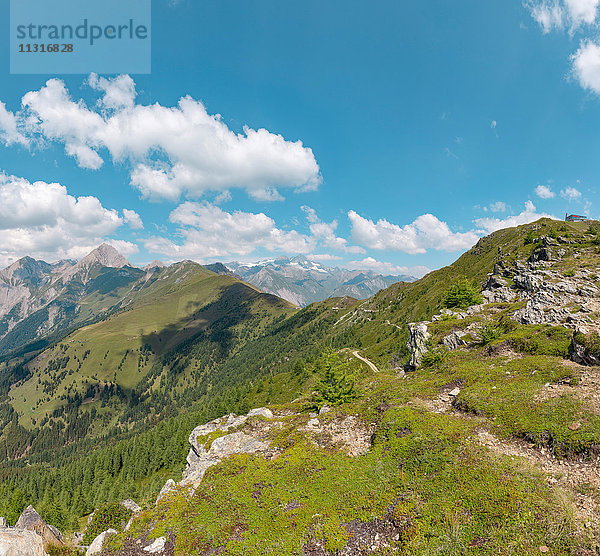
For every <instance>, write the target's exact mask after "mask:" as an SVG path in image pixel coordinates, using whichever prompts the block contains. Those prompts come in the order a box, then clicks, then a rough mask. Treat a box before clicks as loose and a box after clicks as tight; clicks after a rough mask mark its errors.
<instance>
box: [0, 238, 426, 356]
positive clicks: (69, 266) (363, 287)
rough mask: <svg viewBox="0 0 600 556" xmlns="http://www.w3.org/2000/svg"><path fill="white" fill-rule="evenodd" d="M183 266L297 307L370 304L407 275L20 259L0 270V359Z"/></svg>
mask: <svg viewBox="0 0 600 556" xmlns="http://www.w3.org/2000/svg"><path fill="white" fill-rule="evenodd" d="M182 265H188V266H190V268H193V269H195V270H199V269H202V268H205V269H207V270H210V271H212V272H215V273H216V274H220V275H228V276H233V277H236V278H239V279H241V280H243V281H246V282H248V283H249V284H251V285H253V286H255V287H256V288H258V289H260V290H261V291H264V292H266V293H270V294H274V295H277V296H278V297H281V298H283V299H285V300H287V301H289V302H291V303H294V304H295V305H298V306H306V305H308V304H310V303H313V302H315V301H322V300H324V299H327V298H328V297H336V296H349V297H354V298H357V299H365V298H367V297H370V296H371V295H373V294H374V293H376V292H378V291H379V290H381V289H383V288H386V287H388V286H389V285H391V284H393V283H395V282H398V281H401V280H403V281H413V280H414V278H413V277H411V276H382V275H379V274H376V273H374V272H372V271H366V270H363V271H360V270H346V269H341V268H329V267H326V266H323V265H320V264H318V263H315V262H312V261H309V260H308V259H306V258H303V257H295V258H292V259H287V258H280V259H275V260H272V261H264V262H261V263H256V264H253V265H243V264H240V263H229V264H228V265H227V266H225V265H223V264H221V263H215V264H211V265H206V266H205V267H202V266H201V265H199V264H197V263H193V262H191V261H184V262H181V263H175V264H173V265H171V266H169V267H166V266H165V265H164V264H163V263H161V262H160V261H153V262H152V263H150V264H148V265H146V266H145V267H144V268H137V267H135V266H133V265H132V264H131V263H130V262H129V261H128V260H127V259H126V258H125V257H123V256H122V255H121V254H120V253H119V252H118V251H117V250H116V249H115V248H114V247H111V246H110V245H107V244H103V245H101V246H100V247H98V248H97V249H94V250H93V251H92V252H91V253H89V254H88V255H87V256H85V257H84V258H83V259H81V260H80V261H78V262H77V261H73V260H63V261H59V262H57V263H53V264H49V263H46V262H44V261H39V260H35V259H32V258H31V257H24V258H22V259H19V260H18V261H16V262H15V263H13V264H12V265H10V266H9V267H7V268H5V269H4V270H0V356H2V355H5V354H7V353H11V352H14V351H15V350H21V349H23V348H24V347H25V346H29V347H30V349H38V348H41V347H44V345H45V342H47V341H48V340H49V339H51V338H54V337H56V336H60V335H61V334H63V333H65V332H67V331H68V330H71V329H73V328H77V327H80V326H82V325H84V324H89V323H91V322H95V321H97V320H98V319H102V318H105V317H106V316H108V315H110V314H112V313H113V312H115V311H117V310H120V309H122V308H124V307H126V306H128V305H130V304H132V303H133V302H135V301H136V300H137V299H138V298H139V297H140V296H141V295H143V294H144V293H145V292H146V291H147V290H148V288H149V287H150V286H151V285H152V284H153V283H154V282H155V281H156V280H158V279H159V278H160V279H163V280H164V279H165V277H166V276H167V275H168V276H171V275H173V276H174V274H173V273H172V272H169V273H167V271H168V270H169V269H171V270H173V269H176V268H178V267H180V266H182Z"/></svg>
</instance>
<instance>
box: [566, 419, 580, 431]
mask: <svg viewBox="0 0 600 556" xmlns="http://www.w3.org/2000/svg"><path fill="white" fill-rule="evenodd" d="M580 428H581V423H580V422H579V421H576V422H575V423H571V424H570V425H569V429H571V430H572V431H576V430H579V429H580Z"/></svg>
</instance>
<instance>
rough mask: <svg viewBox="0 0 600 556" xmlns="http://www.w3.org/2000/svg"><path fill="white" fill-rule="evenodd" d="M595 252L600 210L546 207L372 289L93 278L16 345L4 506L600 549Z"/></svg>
mask: <svg viewBox="0 0 600 556" xmlns="http://www.w3.org/2000/svg"><path fill="white" fill-rule="evenodd" d="M109 268H110V267H107V266H103V265H102V264H101V263H99V262H96V263H94V265H92V268H90V269H89V270H90V273H89V280H90V282H91V283H97V282H98V281H99V280H100V277H103V276H106V275H107V274H109V272H110V271H109ZM128 272H129V273H132V270H129V271H128ZM599 273H600V224H598V223H595V222H589V223H561V222H559V221H555V220H550V219H541V220H538V221H537V222H535V223H533V224H528V225H524V226H519V227H515V228H508V229H503V230H499V231H498V232H495V233H493V234H491V235H489V236H487V237H485V238H482V239H481V240H480V241H479V242H478V243H477V245H476V246H475V247H473V248H472V249H471V250H470V251H468V252H467V253H465V254H464V255H462V256H461V257H460V258H459V259H458V260H457V261H456V262H454V263H453V264H451V265H450V266H448V267H445V268H442V269H440V270H438V271H434V272H431V273H430V274H428V275H427V276H425V277H424V278H422V279H420V280H417V281H416V282H399V283H397V284H394V285H392V286H391V287H389V288H387V289H384V290H381V291H380V292H379V293H377V294H376V295H375V296H373V297H371V298H369V299H367V300H363V301H358V300H356V299H352V298H349V297H341V298H331V299H327V300H325V301H322V302H317V303H313V304H311V305H309V306H308V307H306V308H304V309H298V308H296V307H294V306H293V305H292V304H290V303H289V302H286V301H284V300H282V299H280V298H277V297H275V296H273V295H271V294H264V293H261V292H260V291H257V290H256V289H255V288H254V287H252V286H249V285H248V284H246V283H244V282H242V281H240V280H239V279H237V278H235V277H233V276H229V275H219V274H216V273H214V272H212V271H209V270H206V269H205V268H203V267H202V266H200V265H198V264H194V263H190V262H185V263H177V264H173V265H171V266H168V267H165V268H153V269H151V270H148V271H146V274H145V276H144V278H143V279H140V278H137V280H136V281H135V282H134V284H135V286H134V287H133V288H130V289H129V295H128V296H126V301H124V299H125V298H123V299H121V300H120V302H119V304H118V306H113V307H112V308H111V309H110V310H107V309H105V307H106V305H107V302H108V299H107V297H106V294H102V293H100V292H98V291H97V292H94V293H91V292H90V293H89V294H88V295H87V296H84V297H83V298H82V300H81V301H80V303H81V305H82V306H84V307H89V304H91V303H95V304H96V307H102V311H100V312H99V314H97V315H96V318H95V319H94V318H92V322H89V323H86V324H83V325H82V326H80V327H75V329H74V330H72V331H68V330H67V331H65V332H64V333H63V334H62V335H59V336H55V337H48V338H47V339H46V340H45V341H46V342H47V343H48V345H47V346H45V347H43V348H40V349H36V345H31V346H23V347H22V348H20V349H19V350H16V351H10V352H8V351H5V353H4V355H3V360H2V367H1V369H2V370H1V373H2V374H1V377H2V390H1V396H2V397H1V400H2V402H1V405H0V417H1V422H0V423H1V425H0V426H1V430H2V434H1V436H0V450H1V453H2V464H1V465H0V478H1V481H0V493H1V495H0V514H1V515H3V516H5V517H6V520H7V523H8V525H15V524H16V523H17V520H18V519H22V514H23V513H27V511H28V510H27V508H28V507H29V506H30V505H31V506H32V508H31V509H30V510H29V511H30V512H31V511H34V512H36V515H37V517H38V521H39V523H43V524H44V527H49V526H53V527H55V528H57V530H58V532H57V534H56V535H47V538H46V537H44V539H45V541H47V542H46V550H47V551H48V554H80V553H83V551H84V550H87V551H88V553H89V548H88V547H90V546H92V543H93V542H96V539H97V537H99V536H101V535H103V538H102V542H100V550H101V551H102V552H101V553H102V554H107V555H108V554H144V552H143V551H144V550H145V549H147V548H149V547H150V549H151V550H153V549H156V550H157V552H158V551H159V550H158V549H157V547H160V551H162V552H164V553H165V554H177V555H196V554H198V555H201V554H202V555H204V554H240V555H243V554H256V555H260V554H274V555H275V554H276V555H282V554H289V555H293V554H311V555H312V554H323V555H326V554H538V553H540V552H542V553H543V552H549V553H551V554H582V555H583V554H595V553H596V550H597V549H598V544H597V538H598V533H599V528H600V520H599V517H600V513H599V512H600V509H599V506H598V504H599V503H600V483H598V475H597V464H596V459H597V457H598V453H599V451H600V409H599V408H600V406H599V403H598V394H597V384H598V383H599V381H600V336H599V334H598V330H599V329H598V324H597V323H598V311H600V290H599V289H598V287H597V285H596V284H597V277H598V274H599ZM90 282H88V283H90ZM88 289H89V288H88ZM113 291H114V290H113ZM87 310H88V311H89V314H93V311H92V310H91V309H87ZM37 342H39V340H37ZM106 531H109V533H108V534H106ZM59 535H60V536H59ZM51 537H52V538H51ZM148 552H149V551H146V553H148ZM162 552H161V553H162ZM98 553H100V552H98Z"/></svg>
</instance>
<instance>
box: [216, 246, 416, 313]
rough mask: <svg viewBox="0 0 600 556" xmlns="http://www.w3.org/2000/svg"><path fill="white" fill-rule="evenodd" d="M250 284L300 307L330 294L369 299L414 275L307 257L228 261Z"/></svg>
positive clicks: (236, 272)
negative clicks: (336, 264) (351, 267)
mask: <svg viewBox="0 0 600 556" xmlns="http://www.w3.org/2000/svg"><path fill="white" fill-rule="evenodd" d="M226 267H227V268H229V269H231V271H232V272H234V273H235V274H236V275H238V276H240V277H241V278H242V279H243V280H245V281H247V282H248V283H250V284H252V285H254V286H256V287H258V288H260V289H261V290H262V291H265V292H268V293H272V294H274V295H277V296H279V297H282V298H283V299H287V300H288V301H290V302H291V303H294V304H295V305H297V306H299V307H305V306H307V305H309V304H311V303H314V302H316V301H323V300H324V299H327V298H329V297H343V296H348V297H353V298H355V299H366V298H368V297H371V296H372V295H373V294H375V293H377V292H378V291H379V290H382V289H384V288H387V287H388V286H390V285H391V284H393V283H395V282H400V281H405V282H412V281H414V280H416V278H415V277H414V276H408V275H399V276H393V275H382V274H377V273H376V272H373V271H371V270H348V269H345V268H339V267H335V268H333V267H328V266H325V265H323V264H320V263H317V262H315V261H311V260H309V259H307V258H306V257H302V256H297V257H293V258H291V259H290V258H285V257H282V258H278V259H274V260H268V261H262V262H258V263H255V264H241V263H236V262H231V263H227V264H226Z"/></svg>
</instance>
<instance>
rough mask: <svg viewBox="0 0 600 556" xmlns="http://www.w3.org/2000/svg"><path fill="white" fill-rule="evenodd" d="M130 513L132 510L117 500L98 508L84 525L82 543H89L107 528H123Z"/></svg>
mask: <svg viewBox="0 0 600 556" xmlns="http://www.w3.org/2000/svg"><path fill="white" fill-rule="evenodd" d="M131 514H132V511H131V510H129V509H128V508H126V507H125V506H123V504H121V503H119V502H113V503H111V504H107V505H106V506H102V507H101V508H98V509H97V510H96V511H95V512H94V515H93V516H92V520H91V521H90V523H89V524H88V526H87V527H86V530H85V535H84V536H83V542H84V544H86V545H89V544H91V543H92V541H93V540H94V539H95V538H96V537H97V536H98V535H99V534H100V533H102V532H103V531H106V530H107V529H116V530H117V531H118V530H120V529H123V528H124V527H125V525H126V524H127V521H128V520H129V518H130V517H131Z"/></svg>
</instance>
